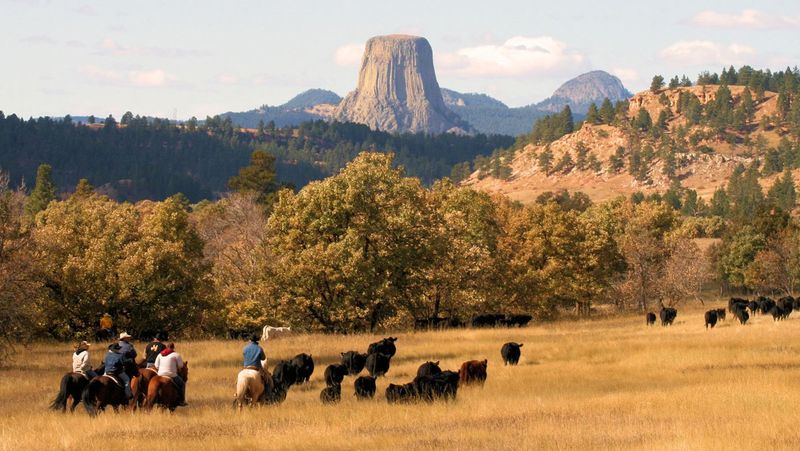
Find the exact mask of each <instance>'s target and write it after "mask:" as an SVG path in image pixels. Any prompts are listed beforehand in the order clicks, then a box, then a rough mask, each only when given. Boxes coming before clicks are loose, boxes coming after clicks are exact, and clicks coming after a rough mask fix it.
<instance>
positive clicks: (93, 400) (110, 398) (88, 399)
mask: <svg viewBox="0 0 800 451" xmlns="http://www.w3.org/2000/svg"><path fill="white" fill-rule="evenodd" d="M125 373H126V374H127V375H128V377H130V378H131V379H133V378H134V377H135V376H136V375H138V374H139V368H138V367H137V366H136V363H135V362H134V361H132V360H128V361H126V362H125ZM122 384H123V382H122V381H119V383H117V382H115V381H114V379H111V377H109V376H106V375H103V376H97V377H95V378H94V379H92V380H91V381H89V384H88V385H87V386H86V388H85V389H84V390H83V395H82V396H81V400H82V401H83V407H85V408H86V411H87V412H89V415H91V416H95V415H97V414H98V413H99V412H102V411H103V410H105V408H106V406H112V407H113V408H114V411H115V412H116V411H117V410H118V409H119V406H124V405H126V404H127V403H128V398H127V397H126V396H125V387H124V386H123V385H122Z"/></svg>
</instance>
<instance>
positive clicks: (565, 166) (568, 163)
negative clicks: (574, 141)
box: [553, 152, 575, 174]
mask: <svg viewBox="0 0 800 451" xmlns="http://www.w3.org/2000/svg"><path fill="white" fill-rule="evenodd" d="M574 166H575V163H574V162H573V161H572V156H571V155H570V154H569V152H564V155H563V156H562V157H561V159H560V160H558V163H557V164H556V167H554V168H553V172H561V173H564V174H566V173H568V172H569V171H571V170H572V168H573V167H574Z"/></svg>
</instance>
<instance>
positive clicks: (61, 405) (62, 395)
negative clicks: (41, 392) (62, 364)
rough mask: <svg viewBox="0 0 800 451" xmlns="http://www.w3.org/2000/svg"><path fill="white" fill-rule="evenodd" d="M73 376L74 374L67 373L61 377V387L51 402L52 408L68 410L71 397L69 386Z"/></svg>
mask: <svg viewBox="0 0 800 451" xmlns="http://www.w3.org/2000/svg"><path fill="white" fill-rule="evenodd" d="M71 378H72V375H71V374H69V373H67V374H65V375H64V377H62V378H61V388H60V389H59V391H58V395H56V399H54V400H53V402H52V403H50V408H51V409H52V410H62V411H63V410H66V409H67V397H69V392H68V390H67V389H68V386H69V381H70V379H71Z"/></svg>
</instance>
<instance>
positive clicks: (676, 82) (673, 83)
mask: <svg viewBox="0 0 800 451" xmlns="http://www.w3.org/2000/svg"><path fill="white" fill-rule="evenodd" d="M680 85H681V81H680V80H679V79H678V76H677V75H676V76H674V77H672V78H670V79H669V89H675V88H677V87H678V86H680Z"/></svg>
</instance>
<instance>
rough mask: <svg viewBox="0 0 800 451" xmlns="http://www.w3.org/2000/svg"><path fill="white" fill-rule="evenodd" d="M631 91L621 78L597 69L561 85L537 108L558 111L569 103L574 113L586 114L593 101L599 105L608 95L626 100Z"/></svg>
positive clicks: (615, 98)
mask: <svg viewBox="0 0 800 451" xmlns="http://www.w3.org/2000/svg"><path fill="white" fill-rule="evenodd" d="M630 96H631V93H630V92H629V91H628V90H627V89H625V86H623V85H622V82H621V81H620V80H619V78H617V77H615V76H613V75H611V74H609V73H608V72H604V71H602V70H595V71H592V72H587V73H585V74H583V75H579V76H577V77H575V78H573V79H571V80H569V81H567V82H566V83H564V84H563V85H561V86H560V87H559V88H558V89H556V91H555V92H554V93H553V95H552V96H551V97H550V98H548V99H545V100H544V101H542V102H540V103H539V104H537V105H536V107H537V108H539V109H540V110H543V111H547V112H550V113H557V112H559V111H561V110H562V109H563V108H564V105H569V107H570V109H571V110H572V112H573V113H579V114H585V113H586V111H587V110H588V109H589V105H591V104H592V103H595V104H597V106H598V107H599V106H600V104H601V103H602V102H603V99H605V98H606V97H607V98H608V99H609V100H610V101H612V102H616V101H618V100H625V99H627V98H628V97H630Z"/></svg>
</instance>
